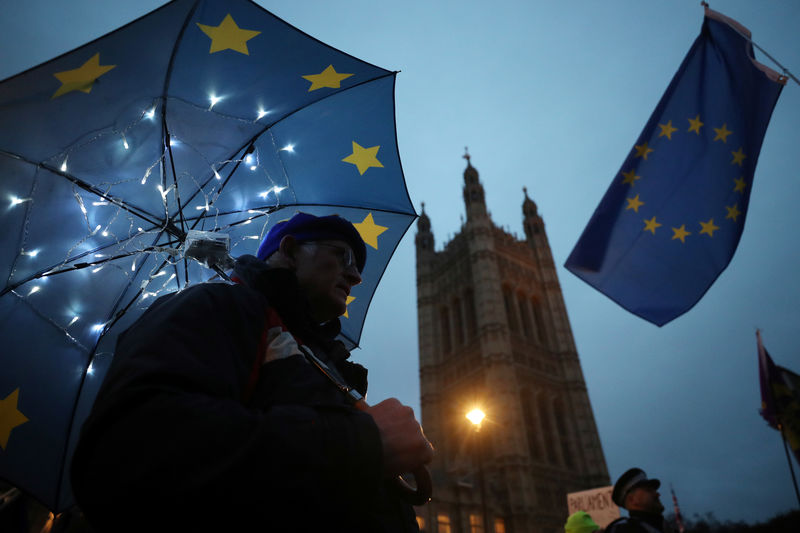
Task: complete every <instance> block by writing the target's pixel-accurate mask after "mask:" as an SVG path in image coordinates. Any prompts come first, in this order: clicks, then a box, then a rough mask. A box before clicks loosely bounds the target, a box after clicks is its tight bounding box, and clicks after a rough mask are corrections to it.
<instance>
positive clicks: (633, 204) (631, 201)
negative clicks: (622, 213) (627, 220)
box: [625, 194, 644, 213]
mask: <svg viewBox="0 0 800 533" xmlns="http://www.w3.org/2000/svg"><path fill="white" fill-rule="evenodd" d="M626 200H627V201H628V206H627V207H626V208H625V210H626V211H627V210H628V209H633V210H634V211H636V212H637V213H638V212H639V208H640V207H642V206H643V205H644V202H642V201H641V200H639V195H638V194H637V195H636V196H635V197H634V198H626Z"/></svg>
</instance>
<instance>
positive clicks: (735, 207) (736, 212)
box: [725, 204, 742, 222]
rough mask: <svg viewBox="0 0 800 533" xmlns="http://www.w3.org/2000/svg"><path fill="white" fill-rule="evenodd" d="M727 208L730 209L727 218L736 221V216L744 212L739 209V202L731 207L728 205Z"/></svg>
mask: <svg viewBox="0 0 800 533" xmlns="http://www.w3.org/2000/svg"><path fill="white" fill-rule="evenodd" d="M725 209H727V210H728V214H727V215H725V218H732V219H733V221H734V222H736V217H738V216H739V215H741V214H742V212H741V211H739V204H733V205H732V206H730V207H728V206H727V205H726V206H725Z"/></svg>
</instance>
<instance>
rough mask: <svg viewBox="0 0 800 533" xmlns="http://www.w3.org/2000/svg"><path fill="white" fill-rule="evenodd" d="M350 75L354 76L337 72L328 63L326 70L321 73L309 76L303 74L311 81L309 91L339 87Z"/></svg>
mask: <svg viewBox="0 0 800 533" xmlns="http://www.w3.org/2000/svg"><path fill="white" fill-rule="evenodd" d="M350 76H352V74H345V73H343V72H336V69H335V68H333V65H328V66H327V67H326V68H325V70H323V71H322V72H320V73H319V74H308V75H307V76H303V78H304V79H306V80H308V81H310V82H311V87H309V88H308V92H311V91H316V90H317V89H322V88H323V87H328V88H329V89H338V88H339V87H341V86H342V80H343V79H345V78H349V77H350Z"/></svg>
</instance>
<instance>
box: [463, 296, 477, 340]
mask: <svg viewBox="0 0 800 533" xmlns="http://www.w3.org/2000/svg"><path fill="white" fill-rule="evenodd" d="M464 307H465V308H466V309H465V310H464V311H465V313H466V315H467V331H466V333H467V338H468V339H471V338H472V337H474V336H475V335H477V334H478V321H477V318H476V317H477V315H476V314H475V296H474V294H473V293H472V289H467V290H466V291H465V292H464Z"/></svg>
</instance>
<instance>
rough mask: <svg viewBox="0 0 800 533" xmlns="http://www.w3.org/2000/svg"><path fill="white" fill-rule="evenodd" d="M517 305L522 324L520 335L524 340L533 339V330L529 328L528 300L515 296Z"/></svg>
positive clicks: (518, 295)
mask: <svg viewBox="0 0 800 533" xmlns="http://www.w3.org/2000/svg"><path fill="white" fill-rule="evenodd" d="M517 303H518V304H519V318H520V322H522V334H523V335H525V338H527V339H532V338H533V329H532V326H531V314H530V312H529V309H528V299H527V298H525V296H524V295H522V294H517Z"/></svg>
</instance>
